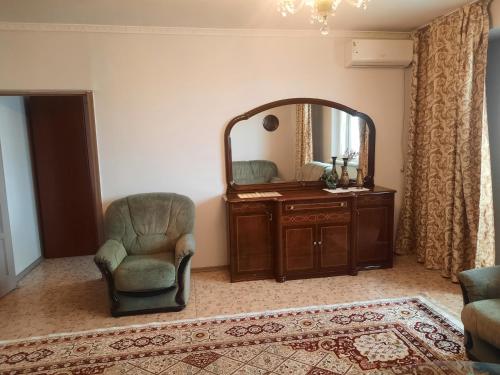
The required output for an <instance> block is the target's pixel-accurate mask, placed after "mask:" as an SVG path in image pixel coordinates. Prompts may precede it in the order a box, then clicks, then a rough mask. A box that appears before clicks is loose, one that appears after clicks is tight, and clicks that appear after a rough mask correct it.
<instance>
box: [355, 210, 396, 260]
mask: <svg viewBox="0 0 500 375" xmlns="http://www.w3.org/2000/svg"><path fill="white" fill-rule="evenodd" d="M392 215H393V213H392V207H391V206H387V205H384V206H378V207H361V208H358V223H357V224H358V231H357V244H358V246H357V247H358V249H357V266H358V268H370V267H384V266H386V267H390V266H391V265H392V221H393V219H392Z"/></svg>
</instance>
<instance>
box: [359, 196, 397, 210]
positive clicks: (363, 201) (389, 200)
mask: <svg viewBox="0 0 500 375" xmlns="http://www.w3.org/2000/svg"><path fill="white" fill-rule="evenodd" d="M393 202H394V194H370V195H368V194H367V195H360V196H359V197H358V198H357V205H358V207H377V206H388V205H391V204H393Z"/></svg>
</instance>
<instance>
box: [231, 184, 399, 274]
mask: <svg viewBox="0 0 500 375" xmlns="http://www.w3.org/2000/svg"><path fill="white" fill-rule="evenodd" d="M394 193H395V191H394V190H391V189H386V188H383V187H374V188H371V189H370V190H369V191H360V192H348V193H336V194H332V193H329V192H326V191H324V190H322V189H311V188H304V189H297V190H290V191H280V194H281V196H279V197H272V198H239V197H238V194H237V193H228V194H227V195H225V196H224V199H225V201H226V209H227V217H228V241H229V257H230V271H231V281H233V282H235V281H245V280H258V279H268V278H275V279H276V280H277V281H279V282H283V281H286V280H292V279H300V278H309V277H324V276H333V275H346V274H350V275H355V274H357V272H358V270H362V269H370V268H383V267H384V268H385V267H392V257H393V217H394Z"/></svg>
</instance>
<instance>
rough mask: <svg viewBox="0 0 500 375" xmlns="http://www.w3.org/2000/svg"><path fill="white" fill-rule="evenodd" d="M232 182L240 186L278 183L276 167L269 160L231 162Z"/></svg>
mask: <svg viewBox="0 0 500 375" xmlns="http://www.w3.org/2000/svg"><path fill="white" fill-rule="evenodd" d="M232 166H233V181H234V182H235V183H237V184H240V185H248V184H265V183H268V182H279V181H281V180H280V179H279V178H278V167H277V166H276V164H275V163H273V162H272V161H269V160H247V161H233V163H232Z"/></svg>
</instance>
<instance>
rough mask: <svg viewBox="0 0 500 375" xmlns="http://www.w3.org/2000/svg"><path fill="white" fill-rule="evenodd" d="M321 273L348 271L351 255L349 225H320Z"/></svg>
mask: <svg viewBox="0 0 500 375" xmlns="http://www.w3.org/2000/svg"><path fill="white" fill-rule="evenodd" d="M318 247H319V251H318V257H319V261H318V268H319V271H329V270H333V271H334V270H348V269H349V266H350V253H351V230H350V225H349V224H323V225H318Z"/></svg>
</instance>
